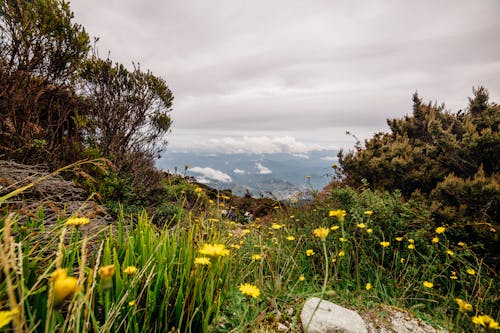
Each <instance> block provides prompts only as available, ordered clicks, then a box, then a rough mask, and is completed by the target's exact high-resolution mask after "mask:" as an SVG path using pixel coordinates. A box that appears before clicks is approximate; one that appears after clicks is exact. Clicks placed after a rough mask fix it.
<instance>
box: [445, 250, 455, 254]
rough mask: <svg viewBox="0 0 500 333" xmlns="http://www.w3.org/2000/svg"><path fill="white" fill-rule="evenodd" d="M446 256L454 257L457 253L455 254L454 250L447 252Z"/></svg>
mask: <svg viewBox="0 0 500 333" xmlns="http://www.w3.org/2000/svg"><path fill="white" fill-rule="evenodd" d="M446 254H447V255H449V256H454V255H455V252H453V251H452V250H449V249H448V250H446Z"/></svg>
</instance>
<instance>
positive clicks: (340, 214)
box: [328, 209, 347, 221]
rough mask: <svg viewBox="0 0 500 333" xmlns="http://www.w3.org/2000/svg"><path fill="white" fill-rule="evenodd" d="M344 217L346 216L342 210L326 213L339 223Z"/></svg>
mask: <svg viewBox="0 0 500 333" xmlns="http://www.w3.org/2000/svg"><path fill="white" fill-rule="evenodd" d="M346 215H347V214H346V212H345V210H343V209H336V210H331V211H329V212H328V216H329V217H336V218H337V219H338V220H339V221H343V220H344V217H345V216H346Z"/></svg>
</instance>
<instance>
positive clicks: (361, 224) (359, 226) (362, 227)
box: [356, 223, 366, 229]
mask: <svg viewBox="0 0 500 333" xmlns="http://www.w3.org/2000/svg"><path fill="white" fill-rule="evenodd" d="M356 226H357V227H358V228H360V229H364V228H366V224H364V223H358V224H357V225H356Z"/></svg>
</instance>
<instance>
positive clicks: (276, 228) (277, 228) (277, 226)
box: [271, 223, 282, 230]
mask: <svg viewBox="0 0 500 333" xmlns="http://www.w3.org/2000/svg"><path fill="white" fill-rule="evenodd" d="M271 228H273V229H275V230H279V229H281V228H282V227H281V225H280V224H277V223H273V224H272V225H271Z"/></svg>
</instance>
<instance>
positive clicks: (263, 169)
mask: <svg viewBox="0 0 500 333" xmlns="http://www.w3.org/2000/svg"><path fill="white" fill-rule="evenodd" d="M255 167H256V168H257V169H258V170H259V173H260V174H261V175H268V174H270V173H273V172H272V171H271V169H269V168H266V167H265V166H263V165H262V164H261V163H258V162H257V163H255Z"/></svg>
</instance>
